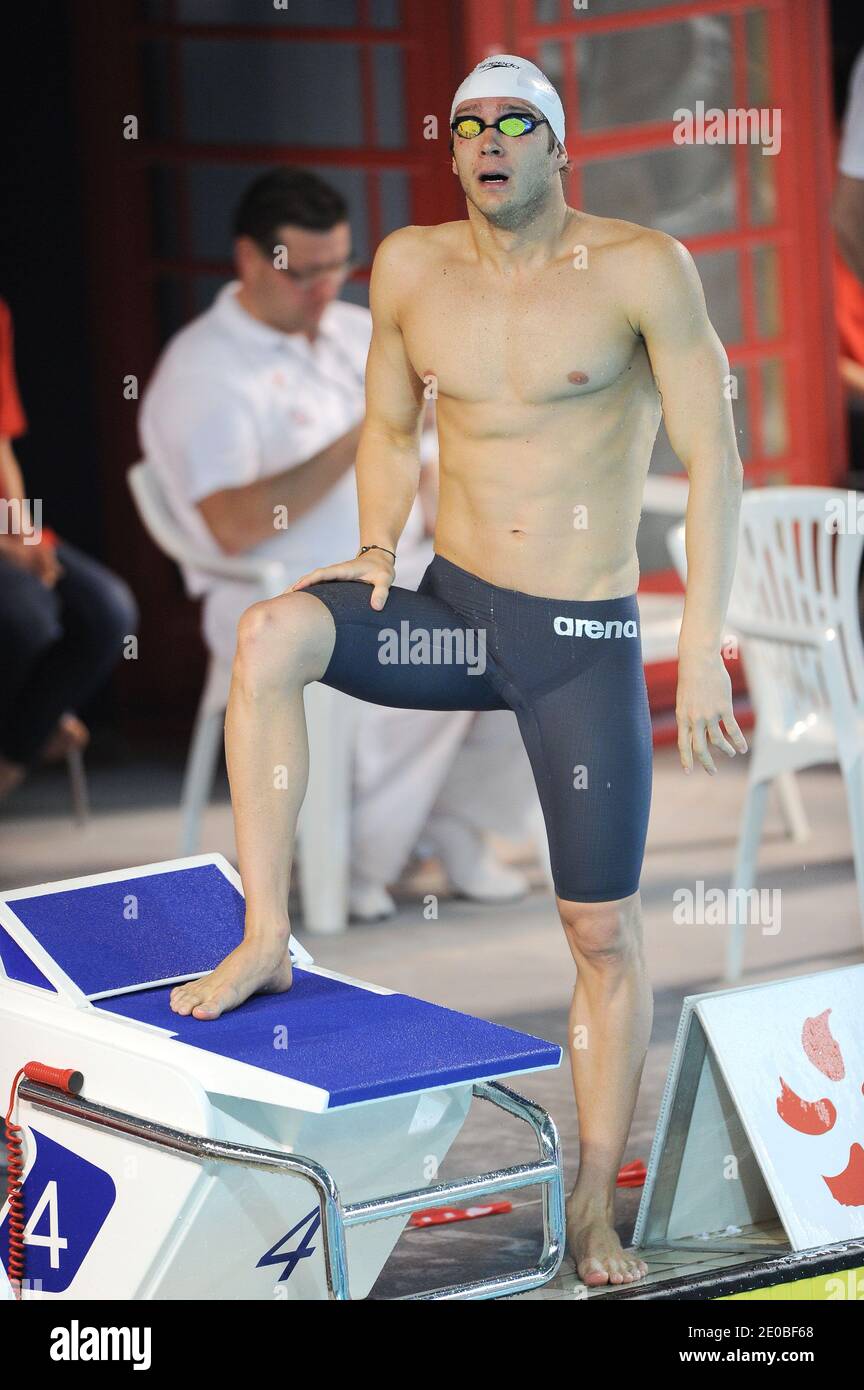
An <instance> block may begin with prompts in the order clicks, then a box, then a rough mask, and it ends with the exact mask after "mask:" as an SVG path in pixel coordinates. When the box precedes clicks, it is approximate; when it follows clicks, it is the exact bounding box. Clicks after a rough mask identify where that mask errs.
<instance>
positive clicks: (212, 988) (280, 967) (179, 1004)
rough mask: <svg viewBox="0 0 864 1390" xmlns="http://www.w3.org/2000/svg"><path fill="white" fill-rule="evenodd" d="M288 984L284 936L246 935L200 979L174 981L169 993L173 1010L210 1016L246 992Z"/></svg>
mask: <svg viewBox="0 0 864 1390" xmlns="http://www.w3.org/2000/svg"><path fill="white" fill-rule="evenodd" d="M290 987H291V958H290V955H289V953H288V936H287V934H284V935H280V936H278V937H276V938H275V939H274V937H273V936H272V935H271V936H269V937H266V938H264V939H261V938H255V937H252V938H247V939H245V940H243V941H241V942H240V945H239V946H237V947H235V949H234V950H233V951H232V952H231V954H230V955H228V956H226V957H225V959H224V960H223V961H222V962H221V964H219V965H217V967H216V969H215V970H214V971H212V973H211V974H209V975H202V976H201V979H200V980H190V981H189V983H188V984H186V985H177V986H175V988H174V989H172V991H171V994H170V996H169V1002H170V1005H171V1008H172V1009H173V1011H174V1013H175V1014H192V1016H193V1017H194V1018H200V1019H212V1018H218V1017H219V1015H220V1014H223V1013H227V1012H228V1010H229V1009H236V1008H237V1005H238V1004H242V1003H243V1001H244V999H248V998H249V996H250V994H278V993H279V992H280V991H281V990H285V989H290Z"/></svg>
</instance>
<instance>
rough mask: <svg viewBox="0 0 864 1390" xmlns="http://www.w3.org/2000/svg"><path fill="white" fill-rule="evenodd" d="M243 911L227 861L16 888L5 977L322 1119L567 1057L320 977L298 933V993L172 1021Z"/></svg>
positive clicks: (400, 998)
mask: <svg viewBox="0 0 864 1390" xmlns="http://www.w3.org/2000/svg"><path fill="white" fill-rule="evenodd" d="M244 910H245V902H244V898H243V895H242V891H241V885H240V880H239V877H238V875H237V874H236V871H235V870H234V869H233V868H232V867H231V865H230V864H228V863H227V861H226V860H224V859H223V858H222V857H221V856H220V855H202V856H196V857H195V858H193V859H190V860H178V861H174V862H173V863H167V864H153V865H144V866H142V867H140V868H137V869H127V870H124V871H122V872H116V873H111V874H99V875H94V876H92V877H89V878H81V879H70V880H65V881H64V882H62V883H54V884H44V885H42V886H41V887H39V888H35V889H32V888H31V889H19V890H15V891H13V892H11V893H6V894H3V895H0V974H3V975H5V976H6V978H7V979H8V980H18V981H20V982H22V983H25V984H29V985H34V986H36V987H37V988H39V989H43V990H50V991H52V992H54V993H56V994H60V995H66V996H69V997H72V998H73V999H75V1001H76V1002H77V1003H79V1004H80V1005H82V1006H89V1007H90V1008H91V1009H96V1010H99V1011H102V1012H103V1013H104V1014H106V1015H110V1016H114V1017H118V1018H123V1019H125V1020H128V1021H129V1022H132V1023H135V1024H138V1025H141V1026H143V1027H146V1028H149V1029H154V1030H156V1031H158V1033H159V1034H160V1035H161V1036H162V1037H163V1038H167V1039H170V1041H171V1042H172V1043H176V1044H177V1045H178V1046H179V1047H182V1048H184V1049H185V1048H193V1049H195V1051H196V1053H199V1054H200V1053H201V1052H205V1053H208V1054H211V1055H212V1056H213V1057H214V1058H218V1057H221V1058H225V1059H231V1061H233V1062H241V1063H244V1064H246V1065H247V1066H250V1067H254V1068H257V1069H258V1070H259V1071H264V1072H267V1073H271V1074H276V1075H279V1076H283V1077H286V1078H288V1079H290V1080H291V1081H294V1082H299V1083H301V1084H302V1085H308V1086H310V1087H314V1088H316V1089H317V1090H318V1091H319V1092H320V1093H324V1095H325V1096H326V1098H327V1099H326V1108H327V1109H334V1108H337V1107H340V1106H345V1105H353V1104H357V1103H358V1102H364V1101H370V1100H378V1099H381V1098H383V1097H387V1096H396V1095H402V1094H405V1093H407V1092H416V1091H418V1090H428V1089H429V1088H430V1087H431V1088H435V1087H445V1086H451V1085H453V1084H458V1083H460V1082H467V1081H476V1080H478V1079H491V1078H493V1077H501V1076H512V1075H515V1074H517V1073H520V1072H533V1071H538V1070H542V1069H546V1068H549V1067H557V1066H558V1065H559V1063H560V1061H561V1048H560V1047H559V1046H557V1045H556V1044H553V1043H549V1042H546V1041H544V1040H543V1039H541V1038H535V1037H533V1036H532V1035H530V1034H527V1033H520V1032H517V1031H515V1030H514V1029H511V1028H505V1027H502V1026H500V1025H498V1024H494V1023H488V1022H486V1021H484V1020H483V1019H479V1018H474V1017H472V1016H471V1015H468V1014H463V1013H459V1012H457V1011H455V1010H452V1009H445V1008H442V1007H440V1006H439V1005H436V1004H432V1003H428V1002H427V1001H424V1000H422V999H415V998H412V997H411V996H409V995H405V994H399V993H396V992H394V991H391V990H387V989H382V988H380V987H378V986H374V985H368V984H365V983H364V982H362V981H352V980H349V979H346V978H343V977H339V976H336V975H334V974H333V972H329V971H321V970H318V969H316V968H315V967H314V963H313V961H312V957H311V956H310V955H309V953H308V952H307V951H305V950H304V949H303V947H302V946H300V945H299V943H297V942H295V941H294V939H293V937H292V939H291V954H292V958H293V960H294V983H293V985H292V988H291V989H290V990H287V991H285V992H283V993H280V994H268V995H254V996H253V997H252V998H251V999H249V1000H247V1001H246V1002H245V1003H244V1004H242V1005H241V1006H240V1007H239V1008H238V1009H235V1010H232V1011H231V1012H229V1013H227V1014H224V1015H223V1016H222V1017H221V1018H219V1019H211V1020H201V1019H196V1018H194V1017H192V1016H187V1017H183V1016H181V1015H179V1014H175V1013H174V1012H173V1011H172V1010H171V1008H170V1005H169V1002H168V1001H169V995H170V992H171V989H172V987H173V986H174V985H175V984H178V983H182V982H183V981H186V980H190V979H195V978H197V977H198V976H199V975H201V974H205V973H207V972H208V971H210V970H213V969H214V968H215V967H216V966H217V965H218V963H219V962H220V961H221V960H222V959H223V958H224V956H226V955H227V954H228V953H229V952H230V951H231V950H232V949H233V948H234V947H235V946H236V945H238V943H239V942H240V941H241V939H242V936H243V920H244ZM277 1034H278V1036H279V1038H280V1041H279V1042H278V1043H277V1042H276V1041H275V1040H276V1038H277ZM178 1060H179V1059H178Z"/></svg>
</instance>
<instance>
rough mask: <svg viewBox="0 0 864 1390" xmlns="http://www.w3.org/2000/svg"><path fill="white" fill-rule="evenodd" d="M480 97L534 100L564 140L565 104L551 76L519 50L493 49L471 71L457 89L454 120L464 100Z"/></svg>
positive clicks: (452, 114)
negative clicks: (501, 50) (495, 51)
mask: <svg viewBox="0 0 864 1390" xmlns="http://www.w3.org/2000/svg"><path fill="white" fill-rule="evenodd" d="M477 97H516V98H517V99H521V100H522V101H530V103H531V105H532V106H536V107H537V109H538V110H539V111H542V112H543V115H544V116H545V117H546V119H547V121H548V122H549V124H550V126H551V127H552V130H553V132H554V133H555V135H556V137H557V138H558V139H559V140H560V141H561V144H562V145H563V144H564V107H563V106H562V105H561V98H560V97H559V95H558V93H557V92H556V90H555V88H554V87H553V86H552V83H551V82H550V81H549V78H548V77H546V76H545V74H544V73H542V72H541V71H540V69H539V68H538V67H535V65H534V64H533V63H529V61H528V59H527V58H518V57H517V56H516V54H515V53H493V54H491V55H490V57H488V58H484V59H483V61H482V63H478V64H477V66H476V68H475V69H474V71H473V72H469V74H468V76H467V77H466V78H465V81H464V82H463V83H462V85H461V87H458V88H457V89H456V95H455V97H454V98H453V105H452V106H451V107H450V120H451V121H452V120H453V116H454V113H455V111H456V107H457V106H459V105H460V103H461V102H463V101H473V100H474V99H475V98H477Z"/></svg>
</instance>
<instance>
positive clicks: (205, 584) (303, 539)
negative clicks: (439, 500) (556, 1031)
mask: <svg viewBox="0 0 864 1390" xmlns="http://www.w3.org/2000/svg"><path fill="white" fill-rule="evenodd" d="M234 232H235V241H234V256H235V265H236V268H237V274H238V279H237V280H235V281H232V282H231V283H230V284H228V285H225V286H224V288H223V289H222V290H220V292H219V294H218V295H217V297H216V300H215V302H214V304H213V305H212V307H211V308H210V309H209V310H207V311H206V313H204V314H201V315H200V316H199V317H198V318H196V319H195V320H193V322H192V323H190V324H188V325H187V326H186V327H185V328H184V329H182V330H181V332H179V333H178V334H177V335H176V336H175V337H174V338H173V339H172V340H171V342H170V343H169V344H168V346H167V348H166V349H165V351H164V352H163V354H162V357H161V358H160V360H159V363H158V364H157V367H156V370H155V373H154V375H153V378H152V380H151V382H150V384H149V385H148V388H147V390H146V392H145V394H144V398H143V401H142V405H141V415H140V422H139V424H140V434H141V442H142V447H143V451H144V454H145V456H146V457H147V459H148V460H149V462H150V463H151V464H152V465H153V466H154V468H156V470H157V471H158V473H159V476H160V478H161V481H162V485H163V487H164V489H165V492H166V494H167V496H168V498H169V501H170V503H171V506H172V508H173V509H174V511H175V513H176V515H177V517H178V519H179V520H180V521H181V523H182V524H183V525H184V526H185V527H186V528H187V530H188V532H189V536H190V539H194V541H195V542H196V543H197V544H198V545H199V546H201V547H205V548H207V549H209V550H212V551H213V552H214V553H216V554H218V553H219V552H222V553H226V554H229V555H239V554H244V555H254V556H256V557H259V558H272V559H277V560H279V561H281V562H282V563H283V564H284V565H285V566H286V567H287V570H288V573H289V580H288V582H289V583H290V582H293V581H294V580H295V579H296V578H299V576H300V575H302V574H305V573H307V572H308V571H309V570H311V569H314V568H315V567H317V566H319V565H323V564H325V563H326V562H327V560H328V558H329V557H330V556H331V555H333V554H337V553H338V554H352V553H354V552H356V551H357V549H358V547H359V536H358V524H357V492H356V484H355V478H354V455H355V451H356V447H357V441H358V438H359V434H360V426H361V424H362V420H363V413H364V376H365V365H366V356H367V353H368V349H369V342H370V339H371V333H372V320H371V315H370V314H369V311H368V310H367V309H364V308H362V307H360V306H358V305H354V304H348V303H345V302H343V301H340V300H338V299H337V298H336V296H337V294H338V293H339V292H340V290H341V289H342V287H343V285H344V284H345V281H346V280H347V278H348V276H349V274H350V272H351V268H352V261H351V232H350V227H349V223H348V209H347V205H346V204H345V202H344V200H343V199H342V197H341V195H340V194H339V193H338V192H337V191H336V190H335V189H333V188H331V187H330V186H329V185H327V184H326V183H324V182H323V181H322V180H321V179H319V178H317V177H316V176H315V175H314V174H312V173H309V172H307V171H303V170H292V169H278V170H274V171H273V172H271V173H269V174H266V175H264V176H263V177H262V178H260V179H257V180H256V181H255V183H253V184H252V186H251V187H250V188H249V189H248V190H247V192H246V194H245V195H244V197H243V199H242V200H241V203H240V205H239V207H238V209H237V212H236V216H235V223H234ZM428 520H429V518H424V511H423V505H422V501H421V498H419V497H418V499H417V500H416V501H415V504H414V507H413V510H412V513H411V516H410V518H409V522H408V525H407V526H406V528H405V532H404V535H403V537H402V541H401V543H400V547H399V560H398V561H397V574H398V575H399V582H400V583H401V584H403V585H404V586H405V587H412V588H416V585H417V583H418V582H419V579H420V577H421V575H422V572H423V569H425V567H426V564H428V563H429V561H430V560H431V558H432V543H431V540H429V539H428V538H427V534H426V532H427V521H428ZM428 529H429V530H431V525H430V526H429V527H428ZM184 577H185V581H186V585H187V589H188V591H189V593H190V594H193V595H201V596H203V603H204V635H205V639H206V641H207V643H208V646H209V647H210V648H211V650H213V651H216V652H218V653H220V654H221V655H223V656H224V657H225V658H226V659H229V660H230V659H231V658H232V657H233V654H234V647H235V641H236V628H237V622H238V620H239V618H240V615H241V614H242V612H243V611H244V609H245V608H247V607H248V606H249V605H250V604H251V603H252V602H254V601H255V599H256V597H257V595H256V593H255V592H254V591H253V590H252V588H251V587H249V588H248V589H247V588H246V586H243V585H240V584H237V583H235V582H220V581H216V580H214V579H213V578H212V577H211V576H209V575H206V574H204V573H202V572H201V571H199V570H196V569H194V568H191V567H189V566H185V567H184ZM357 704H358V721H359V723H358V737H357V743H358V748H357V758H356V772H355V786H354V803H353V808H352V809H353V812H354V814H353V815H352V827H353V846H352V888H351V907H352V912H353V913H354V915H355V916H359V917H362V918H364V919H367V920H368V919H374V918H376V917H381V916H386V915H389V914H390V913H391V912H392V911H394V904H393V901H392V898H390V895H389V894H388V892H387V888H386V886H387V884H390V883H392V882H393V881H394V880H395V879H396V878H398V876H399V873H400V871H401V869H402V868H403V867H404V865H405V863H406V861H407V860H408V858H409V856H410V854H411V852H412V850H413V848H414V846H415V844H416V842H417V840H418V837H419V836H420V835H421V832H423V840H424V843H425V844H427V845H428V847H429V848H431V849H434V850H435V851H436V852H438V853H439V854H440V856H441V860H442V863H443V865H444V868H445V870H446V871H447V873H448V875H449V877H450V880H451V883H452V885H453V887H454V888H455V889H456V890H457V891H459V892H462V893H464V894H466V895H467V896H470V897H475V898H479V899H482V900H486V901H493V902H495V901H498V902H500V901H504V900H507V899H512V898H516V897H519V896H521V895H522V894H523V893H524V892H525V891H526V888H527V883H526V880H525V878H524V876H523V875H522V874H520V873H517V872H516V871H515V870H513V869H510V868H507V867H505V866H504V865H502V864H500V863H498V862H497V860H496V859H495V857H494V856H493V855H492V853H491V850H490V849H489V846H488V843H487V841H486V837H485V831H487V830H495V831H498V832H499V833H502V834H508V833H510V834H515V835H517V836H518V835H519V834H520V832H521V833H524V828H525V820H524V817H526V816H529V815H530V814H531V812H532V809H533V808H534V806H535V802H536V792H535V790H534V786H533V779H532V777H531V772H530V768H529V766H528V762H527V759H526V757H525V754H524V749H523V746H522V743H521V740H520V739H519V735H518V730H517V726H516V722H515V719H513V717H512V715H511V714H510V712H509V711H487V712H481V713H479V714H478V713H476V712H474V713H472V712H471V711H464V710H454V711H449V710H448V711H440V710H439V711H426V710H401V709H391V708H384V707H382V706H378V705H370V704H367V703H365V702H363V701H358V702H357ZM502 817H503V818H502Z"/></svg>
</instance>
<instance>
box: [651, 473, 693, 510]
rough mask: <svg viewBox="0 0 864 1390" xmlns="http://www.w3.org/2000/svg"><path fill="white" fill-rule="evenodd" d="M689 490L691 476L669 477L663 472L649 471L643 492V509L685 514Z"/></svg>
mask: <svg viewBox="0 0 864 1390" xmlns="http://www.w3.org/2000/svg"><path fill="white" fill-rule="evenodd" d="M689 492H690V479H689V478H667V477H665V476H664V475H663V474H658V473H649V474H648V477H647V478H646V479H645V488H644V491H643V493H642V510H643V512H659V513H660V514H661V515H667V516H684V514H685V512H686V511H687V497H688V495H689Z"/></svg>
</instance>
